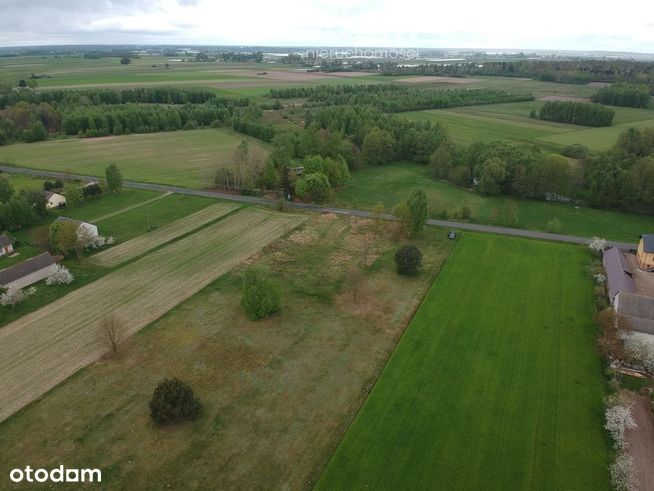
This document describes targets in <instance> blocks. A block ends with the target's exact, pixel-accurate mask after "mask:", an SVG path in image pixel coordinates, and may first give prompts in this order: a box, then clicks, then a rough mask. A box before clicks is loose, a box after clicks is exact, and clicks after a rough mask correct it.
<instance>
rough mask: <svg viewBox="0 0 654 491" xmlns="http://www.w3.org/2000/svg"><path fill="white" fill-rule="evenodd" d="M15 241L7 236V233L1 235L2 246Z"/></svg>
mask: <svg viewBox="0 0 654 491" xmlns="http://www.w3.org/2000/svg"><path fill="white" fill-rule="evenodd" d="M13 243H14V241H13V240H11V239H10V238H9V237H7V236H6V235H5V234H2V235H0V247H7V246H8V245H11V244H13Z"/></svg>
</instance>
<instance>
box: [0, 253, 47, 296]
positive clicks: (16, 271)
mask: <svg viewBox="0 0 654 491" xmlns="http://www.w3.org/2000/svg"><path fill="white" fill-rule="evenodd" d="M56 266H57V260H56V259H55V258H54V257H53V256H51V255H50V253H49V252H44V253H43V254H39V255H38V256H35V257H33V258H30V259H27V260H26V261H23V262H22V263H18V264H15V265H13V266H11V267H9V268H5V269H3V270H1V271H0V286H1V287H2V288H24V287H26V286H29V285H31V284H33V283H36V282H37V281H41V280H44V279H45V278H47V277H48V276H50V275H51V274H53V273H54V272H55V271H56V270H57V267H56Z"/></svg>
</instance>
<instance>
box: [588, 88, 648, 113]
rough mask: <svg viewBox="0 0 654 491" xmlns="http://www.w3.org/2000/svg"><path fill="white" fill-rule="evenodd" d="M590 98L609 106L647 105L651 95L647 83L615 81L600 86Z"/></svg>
mask: <svg viewBox="0 0 654 491" xmlns="http://www.w3.org/2000/svg"><path fill="white" fill-rule="evenodd" d="M591 100H592V101H593V102H599V103H601V104H608V105H610V106H626V107H647V106H649V102H650V100H651V97H650V95H649V88H648V87H647V85H643V84H628V83H617V84H612V85H609V86H608V87H603V88H601V89H600V90H599V91H597V93H595V94H593V96H592V97H591Z"/></svg>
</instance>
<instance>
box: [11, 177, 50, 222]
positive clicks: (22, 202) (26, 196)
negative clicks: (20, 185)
mask: <svg viewBox="0 0 654 491" xmlns="http://www.w3.org/2000/svg"><path fill="white" fill-rule="evenodd" d="M45 215H47V210H46V208H45V197H44V195H43V192H42V191H41V190H40V189H31V190H22V191H20V192H19V193H16V192H15V190H14V188H13V187H12V186H11V183H10V182H9V181H8V180H7V179H5V178H4V177H0V230H6V231H14V230H18V229H20V228H22V227H26V226H29V225H31V224H32V223H34V222H35V221H36V220H37V219H38V218H39V217H43V216H45Z"/></svg>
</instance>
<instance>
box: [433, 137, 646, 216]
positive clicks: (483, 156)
mask: <svg viewBox="0 0 654 491" xmlns="http://www.w3.org/2000/svg"><path fill="white" fill-rule="evenodd" d="M576 147H579V145H576ZM583 153H584V155H585V157H584V158H582V159H581V160H580V161H579V164H578V165H577V164H571V163H570V161H569V160H568V159H566V158H565V157H562V156H561V155H556V154H549V153H546V152H543V151H542V150H541V149H540V148H539V147H538V146H536V145H533V144H527V143H508V142H500V141H496V142H490V143H482V142H475V143H473V144H471V145H470V146H463V145H456V144H454V143H453V142H452V141H451V140H449V139H447V140H446V141H445V142H444V143H443V145H441V146H440V147H439V148H438V149H437V150H436V151H435V152H434V153H433V155H432V157H431V159H430V168H431V171H432V174H433V176H434V177H435V178H437V179H443V180H446V181H449V182H451V183H453V184H456V185H459V186H464V187H474V188H475V189H476V190H477V191H478V192H480V193H482V194H485V195H500V194H506V195H513V196H517V197H520V198H533V199H547V200H552V201H560V200H564V201H568V200H570V199H578V200H581V201H584V202H586V203H588V204H590V205H591V206H595V207H602V208H612V209H621V210H625V211H634V212H641V213H654V156H653V154H654V128H644V129H638V128H630V129H628V130H626V131H624V132H623V133H621V134H620V136H619V137H618V139H617V142H616V144H615V146H614V147H613V148H612V149H611V150H610V151H608V152H603V153H598V154H591V153H590V152H588V151H587V149H586V151H585V152H583Z"/></svg>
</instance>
